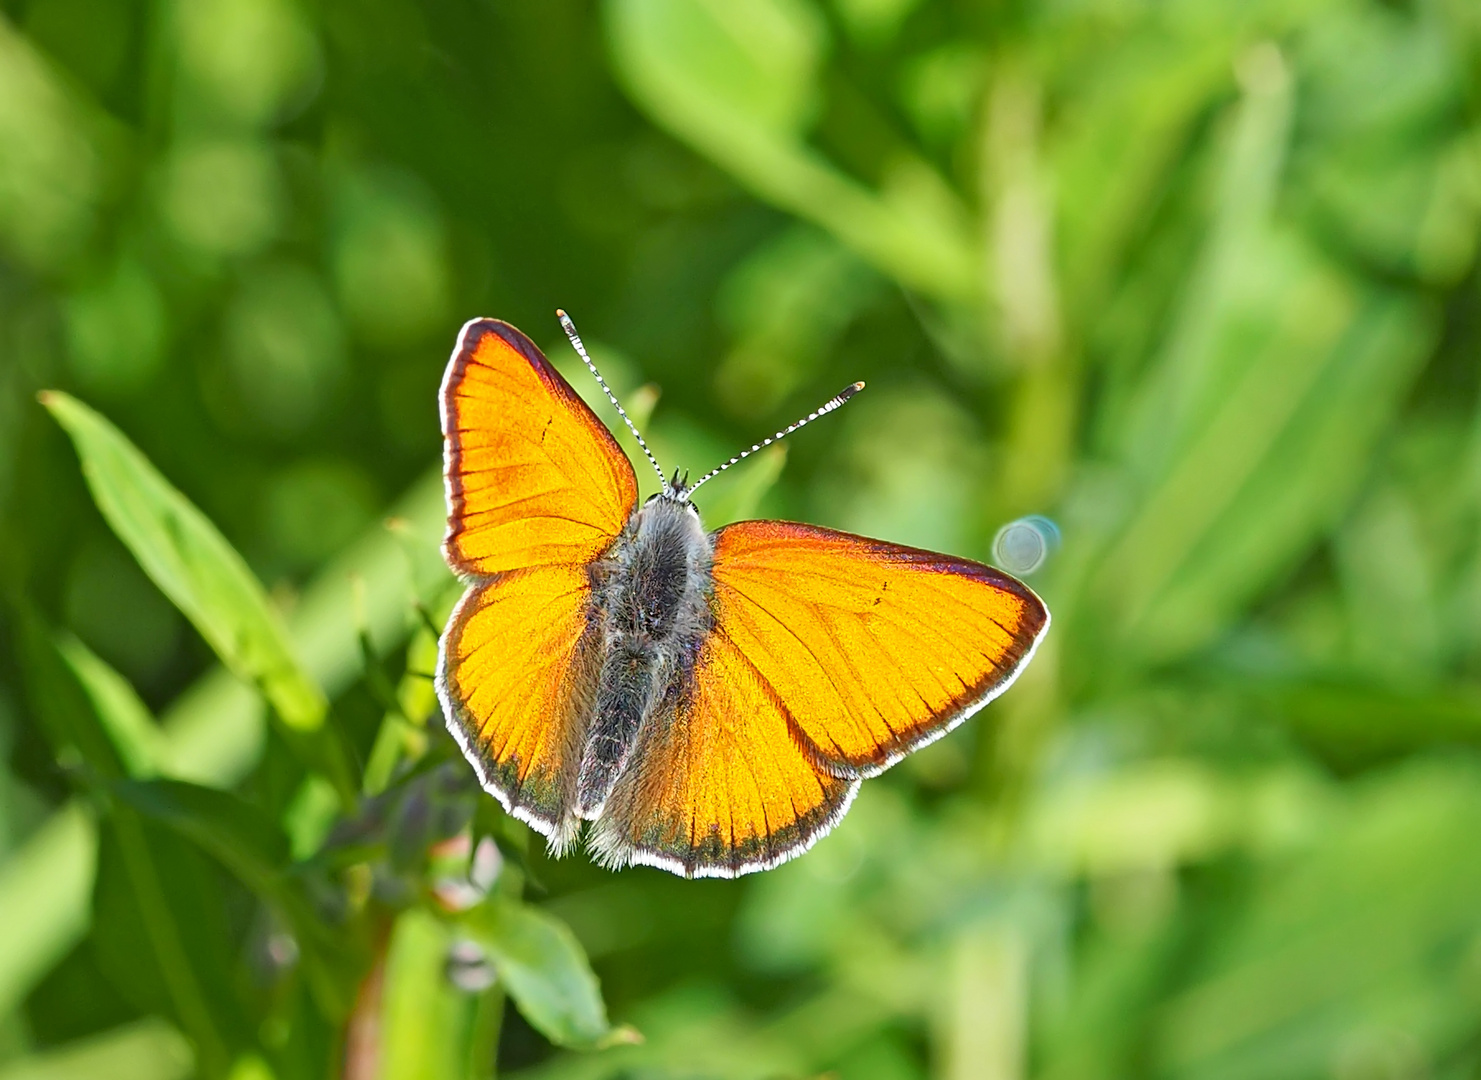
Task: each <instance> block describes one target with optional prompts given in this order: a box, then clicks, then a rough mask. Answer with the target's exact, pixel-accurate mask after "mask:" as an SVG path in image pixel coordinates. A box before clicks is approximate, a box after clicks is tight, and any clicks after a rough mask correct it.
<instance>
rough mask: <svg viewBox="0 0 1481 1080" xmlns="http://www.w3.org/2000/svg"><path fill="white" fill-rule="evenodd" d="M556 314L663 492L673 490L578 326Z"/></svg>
mask: <svg viewBox="0 0 1481 1080" xmlns="http://www.w3.org/2000/svg"><path fill="white" fill-rule="evenodd" d="M555 314H556V317H557V318H559V319H560V321H561V329H562V330H564V331H565V332H566V337H568V338H570V339H571V347H572V348H573V349H575V350H576V354H577V355H578V356H580V357H581V359H582V360H583V361H584V362H585V363H586V367H587V369H588V370H590V372H591V373H592V374H593V375H595V376H596V379H597V383H598V384H599V385H600V386H601V388H602V393H604V394H606V395H607V400H608V401H610V402H611V403H612V407H613V408H615V409H616V410H617V415H618V416H620V417H622V422H623V423H624V424H626V425H627V430H628V431H631V432H632V433H633V438H634V439H637V440H638V445H639V446H641V447H642V448H643V454H644V456H645V457H647V459H648V463H649V464H650V465H652V466H653V471H654V472H656V473H657V474H658V479H659V481H660V482H661V483H662V484H663V490H664V491H669V490H671V489H670V487H669V482H668V480H667V478H665V477H664V475H663V470H662V469H661V468H659V467H658V459H657V458H655V457H654V456H653V451H651V450H649V449H648V444H647V443H645V442H644V441H643V436H642V434H641V433H640V432H639V431H638V426H637V425H636V424H634V423H633V422H632V418H631V417H630V416H628V415H627V410H626V409H624V408H623V407H622V402H620V401H618V400H617V395H616V394H614V393H612V388H611V387H610V386H608V385H607V380H606V379H604V378H602V373H601V372H600V371H598V370H597V366H596V365H595V364H593V363H592V362H591V357H589V356H587V355H586V346H585V345H583V344H581V335H580V334H578V333H576V324H575V323H573V322H572V321H571V316H569V315H567V314H566V313H565V312H564V311H562V310H561V309H560V308H556V309H555Z"/></svg>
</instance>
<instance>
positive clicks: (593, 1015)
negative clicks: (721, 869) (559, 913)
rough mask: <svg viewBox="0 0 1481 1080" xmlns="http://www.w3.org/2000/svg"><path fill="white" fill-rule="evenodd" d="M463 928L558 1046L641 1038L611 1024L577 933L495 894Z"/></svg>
mask: <svg viewBox="0 0 1481 1080" xmlns="http://www.w3.org/2000/svg"><path fill="white" fill-rule="evenodd" d="M461 927H462V929H463V930H464V931H465V932H466V933H467V934H468V935H469V936H470V937H471V938H473V940H474V941H476V942H477V943H478V944H479V945H481V946H483V948H484V949H485V950H486V951H487V952H488V954H489V956H490V957H491V958H492V959H493V961H494V966H495V968H496V969H497V970H498V973H499V978H500V980H501V981H502V982H503V984H504V988H505V989H506V990H507V991H508V992H509V996H510V997H511V998H513V999H514V1002H515V1004H516V1005H518V1006H519V1011H520V1012H521V1013H522V1014H523V1015H524V1018H525V1019H526V1020H528V1021H529V1022H530V1025H531V1026H532V1027H534V1028H535V1030H536V1031H538V1032H540V1034H542V1035H544V1036H545V1037H546V1038H547V1039H549V1040H550V1041H551V1042H553V1043H555V1044H556V1045H558V1046H570V1047H576V1048H580V1049H588V1050H594V1049H600V1048H602V1047H607V1046H615V1045H618V1044H621V1043H630V1042H637V1041H639V1040H640V1038H641V1036H639V1035H638V1033H637V1032H636V1031H634V1030H633V1029H632V1028H630V1027H626V1026H623V1027H616V1028H614V1027H612V1025H611V1024H609V1023H608V1022H607V1007H606V1005H605V1004H604V1003H603V1001H602V994H601V989H600V987H599V986H598V985H597V978H596V976H595V975H594V974H592V970H591V965H590V964H588V963H587V960H586V954H585V953H584V952H583V951H582V949H581V945H580V943H578V942H577V940H576V936H575V935H574V934H572V933H571V929H570V927H568V926H566V924H565V923H563V922H561V921H560V920H559V919H557V918H555V917H553V916H551V915H548V914H546V913H545V912H543V911H540V910H538V909H537V908H533V907H530V906H528V905H526V904H521V903H519V902H517V901H514V900H510V899H507V898H504V897H494V898H491V899H490V900H489V901H488V902H486V903H484V904H482V905H480V906H479V907H477V908H474V909H473V911H471V912H470V913H469V914H468V915H467V916H466V917H465V918H464V919H463V921H462V923H461Z"/></svg>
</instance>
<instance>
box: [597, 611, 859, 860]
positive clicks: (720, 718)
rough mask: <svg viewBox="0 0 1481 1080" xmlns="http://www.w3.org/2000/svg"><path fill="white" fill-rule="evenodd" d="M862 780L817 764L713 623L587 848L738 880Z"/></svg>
mask: <svg viewBox="0 0 1481 1080" xmlns="http://www.w3.org/2000/svg"><path fill="white" fill-rule="evenodd" d="M857 787H858V781H857V780H852V779H846V778H843V777H839V776H835V775H833V774H832V773H830V772H828V771H827V770H825V769H823V768H820V767H819V765H818V764H817V762H816V761H814V760H813V757H812V756H811V755H810V753H809V751H808V750H807V749H806V748H805V747H804V745H803V744H802V742H801V740H799V739H798V737H797V732H796V730H795V727H794V725H793V723H792V720H791V718H790V717H789V715H788V714H787V711H786V709H785V708H783V706H782V704H781V702H779V701H778V700H777V699H776V697H775V695H774V694H772V693H771V691H770V689H769V688H768V687H767V686H766V684H765V682H764V680H762V679H761V678H760V676H759V675H758V674H757V672H756V670H755V669H754V668H753V667H752V666H751V665H750V664H749V662H748V661H747V660H746V658H745V657H744V656H743V655H742V654H741V652H740V650H739V649H738V648H737V647H736V645H735V643H734V642H732V641H731V640H730V639H729V638H727V637H726V636H725V635H724V633H723V632H722V631H720V630H718V629H717V630H716V631H715V632H713V633H711V634H710V635H709V636H708V637H707V638H706V639H705V641H704V644H703V646H702V647H701V650H700V654H699V657H698V660H697V661H696V663H695V666H694V670H693V673H692V675H691V677H690V678H689V679H688V681H687V684H685V685H683V686H682V688H681V691H680V692H679V693H677V694H676V695H675V696H674V700H672V701H670V702H668V703H666V705H665V706H664V707H662V708H660V710H659V711H658V712H657V713H656V714H655V715H654V716H653V717H651V718H650V721H649V723H648V725H647V726H646V728H645V730H644V733H643V735H642V736H641V737H640V741H639V743H638V745H637V747H636V748H635V750H634V753H633V764H632V765H630V766H629V767H628V769H627V771H626V772H625V773H624V774H623V776H622V778H621V779H620V780H618V782H617V786H616V787H615V788H614V789H613V791H612V795H611V797H610V798H609V799H608V801H607V805H606V807H605V809H604V811H603V813H602V816H601V818H600V819H599V820H598V821H597V822H596V827H595V832H594V835H593V838H592V848H593V850H594V851H595V853H596V855H597V857H598V858H599V859H600V860H601V861H602V862H604V863H606V864H607V865H608V866H613V867H619V866H624V865H627V864H629V863H644V864H647V865H650V866H658V867H662V868H663V869H666V870H671V871H673V872H675V873H679V874H684V875H686V876H689V877H734V876H736V875H737V874H743V873H746V872H748V871H751V870H763V869H766V868H768V867H771V866H775V865H776V864H777V863H779V862H783V861H785V860H786V859H788V858H791V857H792V856H793V855H796V854H798V853H800V852H802V851H805V850H806V849H807V848H808V847H810V846H811V844H812V842H813V841H814V840H816V839H817V838H818V837H819V836H822V835H823V834H824V833H826V832H827V831H828V830H829V829H830V828H832V827H833V824H834V823H835V822H836V821H837V820H838V819H839V818H840V817H842V816H843V814H844V812H845V811H846V810H847V809H848V804H849V802H850V801H851V800H852V799H853V795H854V791H855V790H856V789H857Z"/></svg>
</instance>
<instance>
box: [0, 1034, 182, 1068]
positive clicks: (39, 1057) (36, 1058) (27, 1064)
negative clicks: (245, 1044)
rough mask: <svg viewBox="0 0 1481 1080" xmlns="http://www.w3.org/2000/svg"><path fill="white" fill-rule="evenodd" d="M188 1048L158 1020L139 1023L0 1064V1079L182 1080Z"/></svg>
mask: <svg viewBox="0 0 1481 1080" xmlns="http://www.w3.org/2000/svg"><path fill="white" fill-rule="evenodd" d="M194 1057H195V1055H194V1054H192V1053H191V1050H190V1044H189V1043H188V1042H186V1041H185V1039H184V1038H183V1037H182V1036H181V1034H180V1033H179V1032H178V1031H176V1030H175V1029H174V1028H172V1027H171V1026H170V1025H169V1024H166V1023H165V1022H164V1021H162V1020H153V1019H150V1020H140V1021H139V1022H137V1023H133V1024H128V1025H126V1026H124V1027H118V1028H114V1029H112V1030H111V1031H105V1032H103V1033H102V1034H99V1035H90V1036H88V1037H87V1038H85V1039H78V1040H77V1041H76V1042H71V1043H64V1044H63V1045H61V1046H58V1047H55V1048H53V1049H50V1050H47V1051H45V1052H44V1053H40V1054H35V1055H33V1056H31V1057H27V1058H25V1059H23V1060H21V1061H15V1062H12V1063H10V1064H8V1065H5V1066H0V1080H94V1078H95V1077H100V1076H106V1077H108V1078H109V1080H186V1077H189V1076H193V1075H194V1074H195V1069H194V1068H193V1060H194Z"/></svg>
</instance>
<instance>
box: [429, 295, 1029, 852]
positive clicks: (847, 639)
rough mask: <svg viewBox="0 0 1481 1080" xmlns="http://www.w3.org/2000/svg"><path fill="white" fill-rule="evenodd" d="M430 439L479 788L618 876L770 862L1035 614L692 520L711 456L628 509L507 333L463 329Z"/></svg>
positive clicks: (913, 744)
mask: <svg viewBox="0 0 1481 1080" xmlns="http://www.w3.org/2000/svg"><path fill="white" fill-rule="evenodd" d="M559 314H560V318H561V323H562V325H563V326H564V327H565V329H566V333H567V334H568V335H569V337H570V339H571V343H572V345H573V346H575V348H576V350H577V352H578V353H580V354H581V357H582V359H583V360H585V361H586V363H587V366H588V367H591V370H592V372H593V374H596V368H595V367H592V365H591V361H590V359H589V358H588V357H587V356H586V351H585V349H584V348H583V347H582V345H581V340H580V338H579V337H578V336H577V335H576V331H575V328H574V327H573V326H572V325H571V322H570V320H569V319H568V318H567V317H566V315H565V313H564V312H561V313H559ZM597 379H598V380H599V381H600V380H601V376H600V375H597ZM862 385H863V384H862V383H858V384H855V385H854V386H852V387H850V388H849V389H848V390H846V391H844V393H843V394H840V395H839V396H838V397H836V398H834V399H833V400H832V401H830V402H829V403H828V404H827V405H825V406H824V407H823V408H822V409H820V410H818V412H817V413H814V414H813V416H817V415H820V414H821V413H823V412H827V411H830V410H831V409H834V408H837V407H838V406H839V405H841V404H842V403H843V402H844V401H845V400H847V398H848V397H849V396H850V395H851V394H852V393H853V392H855V391H856V390H858V389H860V388H861V387H862ZM602 389H603V390H604V391H607V394H608V397H612V395H611V392H610V391H609V390H607V386H606V383H605V382H602ZM612 402H613V404H614V405H616V404H617V402H616V399H615V398H612ZM618 410H619V412H621V406H618ZM622 417H623V420H624V421H627V423H628V426H629V427H632V423H631V421H629V420H628V419H627V414H626V413H622ZM808 419H812V417H808ZM806 422H807V421H806V420H803V421H801V422H799V424H794V425H793V428H789V429H788V431H791V430H793V429H795V428H796V427H799V426H801V424H802V423H806ZM442 432H443V437H444V439H445V446H444V451H445V475H446V481H447V500H448V527H447V538H446V540H445V541H444V544H443V552H444V555H445V556H446V558H447V562H448V565H449V566H451V567H452V568H453V570H454V571H455V572H456V573H458V574H459V575H460V576H462V577H463V578H465V579H466V580H467V581H468V583H469V587H468V591H467V592H466V593H465V594H464V595H463V598H462V600H461V601H460V602H459V603H458V606H457V609H456V610H455V611H454V612H453V615H452V618H451V619H450V620H449V622H448V626H447V630H446V632H445V633H444V634H443V636H442V642H441V647H440V656H439V660H438V671H437V689H438V694H439V696H440V697H441V699H442V705H443V709H444V710H445V712H446V713H447V722H448V728H449V730H451V732H452V734H453V736H454V737H455V738H456V739H457V741H458V744H459V745H460V746H461V747H462V749H463V753H464V754H466V755H467V757H468V760H469V761H470V762H472V764H473V767H474V768H475V769H476V770H477V772H478V775H479V778H480V779H481V780H482V781H483V786H484V787H485V788H487V789H488V791H489V792H491V793H492V794H493V795H494V796H496V797H497V798H498V800H499V801H500V802H501V803H503V805H504V807H505V809H506V810H508V811H509V812H510V813H511V814H513V815H514V816H515V817H517V818H519V819H520V820H521V821H525V822H528V823H529V824H530V825H531V826H533V827H534V828H536V829H538V830H539V831H540V832H541V833H544V834H545V836H546V837H548V838H549V846H550V849H551V851H552V852H553V853H554V854H557V855H559V854H562V853H564V852H565V851H566V850H567V849H568V848H569V847H570V845H571V844H572V842H573V841H574V840H575V838H576V836H577V833H578V832H579V830H580V827H581V822H582V821H590V822H592V829H591V832H590V836H589V841H588V842H589V845H590V847H591V848H592V850H593V852H594V854H595V856H596V858H597V859H598V860H599V861H600V862H601V863H603V864H604V865H606V866H609V867H612V868H618V867H622V866H627V865H631V864H634V863H646V864H648V865H650V866H658V867H662V868H663V869H665V870H670V871H673V872H674V873H676V874H683V875H686V876H689V877H733V876H735V875H737V874H744V873H748V872H750V871H753V870H764V869H768V868H770V867H773V866H776V865H777V864H778V863H781V862H784V861H785V860H787V859H790V858H791V857H792V856H794V855H797V854H799V853H801V852H803V851H805V850H806V849H807V848H808V847H810V846H811V845H812V843H813V842H814V841H816V840H817V839H818V838H819V837H821V836H823V835H824V834H825V833H827V832H828V830H829V829H831V828H832V827H833V826H834V825H835V824H836V823H837V822H838V821H839V819H840V818H842V817H843V815H844V812H845V811H846V810H847V809H848V806H849V803H850V801H852V799H853V797H854V793H855V791H857V790H858V787H859V781H860V780H861V779H863V778H865V777H869V776H874V775H876V774H877V773H880V772H882V771H884V770H885V769H887V768H889V767H890V766H891V765H893V764H894V763H895V762H897V761H899V760H900V759H901V758H902V757H904V756H905V755H906V754H908V753H910V752H911V751H912V750H915V749H917V748H918V747H921V746H923V745H925V744H926V743H928V742H931V741H932V740H933V739H936V738H938V737H939V736H941V735H943V734H945V733H946V732H947V731H950V730H951V729H952V728H953V727H955V726H956V725H957V724H959V723H961V722H962V721H963V720H965V719H966V718H967V717H968V716H970V715H972V714H973V713H974V712H976V711H977V710H978V709H980V708H982V706H983V705H985V704H986V703H987V702H989V701H991V700H992V699H993V698H994V697H996V696H997V695H998V694H1000V693H1002V692H1003V691H1004V690H1005V689H1007V687H1008V685H1009V684H1010V683H1011V682H1012V681H1013V679H1014V677H1015V676H1016V675H1017V674H1018V673H1019V672H1020V671H1022V670H1023V667H1024V665H1025V664H1027V663H1028V660H1029V657H1030V656H1032V655H1033V651H1034V647H1035V645H1036V644H1037V643H1038V641H1039V639H1040V637H1041V636H1042V635H1043V633H1044V631H1045V629H1046V628H1047V627H1048V625H1049V613H1048V611H1047V610H1045V608H1044V605H1043V603H1042V602H1041V601H1040V600H1039V598H1038V597H1037V596H1035V595H1034V593H1033V591H1032V590H1030V589H1029V588H1028V587H1027V586H1026V585H1023V584H1022V583H1021V582H1019V581H1016V580H1015V579H1013V578H1012V577H1009V576H1008V575H1006V574H1003V573H1000V572H998V571H997V570H993V569H991V568H990V567H987V566H983V565H980V564H978V563H974V562H968V561H967V560H965V559H957V558H953V557H951V556H949V555H937V554H933V553H932V552H929V551H920V550H918V549H915V548H908V547H901V546H899V545H896V544H887V543H884V542H882V541H879V540H866V539H864V538H863V537H859V536H852V535H849V534H848V533H841V532H834V531H832V530H830V529H820V528H815V527H813V526H810V525H795V524H792V523H789V522H783V521H744V522H739V523H737V524H734V525H727V526H725V527H724V528H722V529H719V530H717V531H716V532H713V533H706V532H705V531H704V527H703V526H702V525H701V524H700V520H699V512H698V511H697V510H696V508H695V506H694V503H693V502H691V501H690V495H691V494H692V493H693V491H694V489H695V488H697V487H699V486H700V484H702V483H704V481H705V480H708V479H709V478H710V477H711V476H714V475H715V473H717V472H719V471H721V470H720V469H717V470H715V471H714V472H712V473H710V474H709V475H708V476H706V477H704V478H702V479H701V480H700V481H699V482H698V483H696V484H694V485H693V486H688V485H686V484H685V483H683V482H682V481H680V479H679V476H678V474H677V473H675V475H674V478H673V479H672V480H667V479H664V483H663V491H662V492H661V493H660V494H658V495H655V496H653V497H652V498H650V499H649V500H648V501H647V502H645V503H644V504H643V506H642V508H641V509H636V504H637V491H638V489H637V481H636V479H635V478H634V476H633V470H632V466H631V464H629V462H628V460H627V458H626V456H624V455H623V453H622V451H621V450H620V449H619V448H618V445H617V442H616V441H615V440H614V439H613V438H612V435H611V433H609V432H608V431H607V429H606V428H605V427H603V426H602V423H601V422H600V421H599V420H598V419H597V418H596V416H595V415H594V414H593V413H592V411H591V410H590V409H589V408H587V406H586V404H585V403H584V402H583V401H582V400H581V399H580V398H579V397H578V396H577V395H576V393H575V391H573V390H572V389H571V387H570V385H569V384H568V383H567V382H566V381H565V380H564V379H563V378H561V376H560V374H559V373H558V372H557V371H556V370H555V369H554V368H553V367H551V365H550V363H549V362H548V361H547V360H546V359H545V357H544V356H543V355H541V353H540V350H539V349H537V348H536V347H535V346H534V344H533V343H532V342H531V341H530V339H529V338H527V337H525V336H524V335H523V334H522V333H520V332H519V331H518V330H516V329H515V328H514V327H512V326H510V325H509V324H507V323H503V322H499V321H497V320H494V319H476V320H474V321H472V322H470V323H468V324H467V325H466V326H464V327H463V331H462V333H461V335H460V336H459V338H458V343H457V347H456V348H455V349H454V351H453V355H452V360H451V362H450V363H449V364H448V368H447V374H446V376H445V377H444V379H443V383H442ZM633 434H634V435H637V429H636V428H633ZM783 434H786V433H785V432H781V433H778V436H777V437H778V438H779V437H781V435H783ZM772 441H773V440H772V439H768V440H766V442H767V443H769V442H772ZM638 442H639V444H640V445H642V447H643V452H644V453H645V454H648V457H649V460H650V461H652V460H653V456H652V454H651V453H649V452H648V448H647V445H646V444H643V442H642V437H641V436H638ZM760 445H765V443H763V444H758V446H757V447H753V448H752V450H755V449H759V446H760ZM749 452H750V451H748V452H747V453H749ZM745 456H746V455H745V454H742V455H740V456H739V457H737V458H734V459H732V462H731V463H733V462H734V461H738V460H740V458H741V457H745ZM728 464H729V463H728ZM654 468H655V469H657V468H658V465H657V463H656V462H654ZM721 468H722V469H723V468H725V466H722V467H721ZM659 477H660V479H663V472H662V470H661V469H660V470H659Z"/></svg>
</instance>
